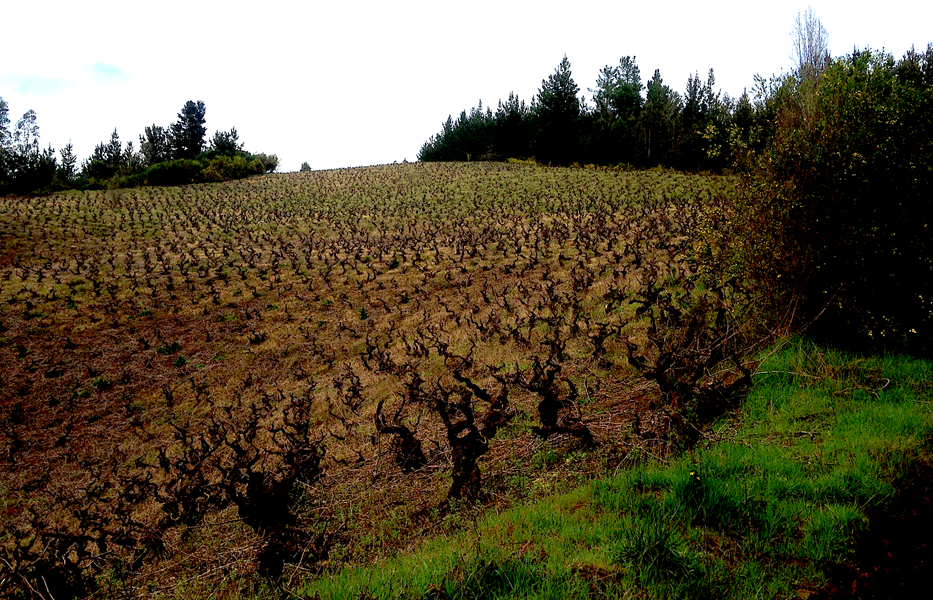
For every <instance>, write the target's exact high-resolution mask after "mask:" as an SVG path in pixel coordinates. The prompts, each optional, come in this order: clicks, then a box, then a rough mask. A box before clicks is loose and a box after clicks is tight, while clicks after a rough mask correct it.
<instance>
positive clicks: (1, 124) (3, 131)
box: [0, 97, 13, 151]
mask: <svg viewBox="0 0 933 600" xmlns="http://www.w3.org/2000/svg"><path fill="white" fill-rule="evenodd" d="M12 141H13V136H12V134H11V133H10V105H9V104H7V102H6V100H4V99H3V98H2V97H0V151H3V150H9V148H10V143H11V142H12Z"/></svg>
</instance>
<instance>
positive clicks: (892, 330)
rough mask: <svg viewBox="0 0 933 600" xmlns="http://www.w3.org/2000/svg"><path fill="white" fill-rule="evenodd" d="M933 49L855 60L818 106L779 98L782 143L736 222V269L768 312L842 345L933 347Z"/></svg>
mask: <svg viewBox="0 0 933 600" xmlns="http://www.w3.org/2000/svg"><path fill="white" fill-rule="evenodd" d="M931 84H933V45H931V46H928V48H927V50H926V52H924V53H917V52H914V51H911V52H909V53H908V54H907V55H906V56H905V57H904V58H903V59H902V60H901V61H897V62H895V60H894V59H893V57H892V56H891V55H889V54H885V53H881V52H874V53H873V52H870V51H864V52H859V51H855V52H853V53H852V54H851V55H849V56H846V57H843V58H840V59H837V60H835V61H834V62H832V64H830V65H829V67H828V68H827V69H826V71H825V72H824V73H823V74H822V75H821V76H820V78H819V79H818V80H817V81H816V83H815V84H810V85H815V86H816V91H815V93H809V92H808V91H807V90H806V89H804V88H805V87H806V86H804V85H802V84H801V83H800V82H796V81H794V80H787V81H785V83H784V85H783V86H782V87H781V88H780V89H779V90H778V91H777V92H776V93H773V94H772V97H771V99H770V102H771V104H772V105H775V108H774V114H775V117H774V131H775V132H774V137H773V139H772V141H771V143H770V146H769V148H768V149H767V150H766V151H765V153H764V154H763V155H762V156H761V157H760V158H761V159H760V160H759V162H758V165H757V168H756V170H755V173H754V177H753V178H752V179H750V181H749V185H748V186H747V191H748V194H747V196H746V199H745V202H744V204H743V206H742V212H741V214H739V215H738V219H739V222H738V223H737V225H738V227H737V229H739V230H740V231H744V232H745V235H744V237H743V240H742V243H741V244H739V246H740V249H739V252H740V254H741V261H740V262H741V263H742V266H743V269H744V270H745V271H746V272H749V273H751V274H752V276H753V278H754V279H756V280H757V281H758V282H759V284H760V290H761V291H763V292H765V293H766V296H768V301H769V303H770V305H771V307H772V310H781V307H786V306H791V305H793V304H794V303H795V302H796V301H797V300H799V308H798V310H797V313H796V315H797V316H796V320H797V322H798V323H807V322H809V321H811V320H813V319H815V318H816V317H819V319H818V320H817V321H816V322H815V324H814V326H813V327H812V328H811V334H812V335H814V336H816V337H817V338H819V339H822V340H824V341H829V342H833V343H836V344H842V345H847V346H857V347H864V348H871V347H905V346H906V347H909V348H910V349H912V350H925V351H928V350H929V349H930V348H931V336H933V318H931V314H933V312H931V310H933V304H931V296H933V268H931V238H930V232H929V228H928V226H927V220H926V218H925V217H922V215H928V214H930V213H931V207H930V203H931V199H930V195H929V189H930V188H931V184H933V151H931V148H933V85H931Z"/></svg>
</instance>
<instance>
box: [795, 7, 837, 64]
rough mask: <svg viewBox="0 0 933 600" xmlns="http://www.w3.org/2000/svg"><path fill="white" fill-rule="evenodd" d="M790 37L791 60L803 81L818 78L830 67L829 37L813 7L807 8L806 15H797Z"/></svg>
mask: <svg viewBox="0 0 933 600" xmlns="http://www.w3.org/2000/svg"><path fill="white" fill-rule="evenodd" d="M790 36H791V43H792V47H791V48H792V50H791V52H792V54H791V58H792V59H793V61H794V67H795V68H796V72H797V77H798V78H799V79H800V80H801V81H805V80H808V79H814V78H816V77H818V76H819V75H820V73H822V72H823V71H824V70H825V69H826V67H827V66H829V63H830V60H831V59H830V54H829V35H828V34H827V33H826V29H825V28H824V27H823V24H822V23H821V22H820V20H819V19H818V18H817V17H816V13H815V12H814V11H813V8H812V7H810V8H807V12H805V13H800V12H798V13H797V20H796V21H795V22H794V29H793V30H792V31H791V34H790Z"/></svg>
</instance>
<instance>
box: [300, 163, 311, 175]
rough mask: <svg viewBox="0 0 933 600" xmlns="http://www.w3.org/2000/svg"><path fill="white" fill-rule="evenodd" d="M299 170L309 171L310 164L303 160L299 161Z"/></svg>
mask: <svg viewBox="0 0 933 600" xmlns="http://www.w3.org/2000/svg"><path fill="white" fill-rule="evenodd" d="M299 170H300V171H301V172H302V173H305V172H307V171H310V170H311V165H309V164H308V163H307V162H303V163H301V169H299Z"/></svg>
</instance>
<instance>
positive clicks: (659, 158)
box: [642, 69, 683, 164]
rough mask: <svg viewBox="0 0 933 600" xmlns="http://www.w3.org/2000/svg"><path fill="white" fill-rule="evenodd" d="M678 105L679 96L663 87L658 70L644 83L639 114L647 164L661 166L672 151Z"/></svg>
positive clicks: (675, 135) (676, 128)
mask: <svg viewBox="0 0 933 600" xmlns="http://www.w3.org/2000/svg"><path fill="white" fill-rule="evenodd" d="M682 106H683V101H682V99H681V97H680V94H678V93H677V92H675V91H674V90H672V89H671V88H670V86H667V85H664V80H663V79H661V71H660V70H659V69H655V71H654V76H653V77H652V78H651V81H650V82H648V91H647V93H646V94H645V109H644V112H643V113H642V135H643V137H644V143H645V155H646V159H647V160H648V162H649V163H651V164H662V163H663V162H664V161H665V160H667V157H668V155H669V154H670V153H671V151H672V150H673V148H674V144H675V142H676V139H677V131H678V124H679V120H680V110H681V107H682Z"/></svg>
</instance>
